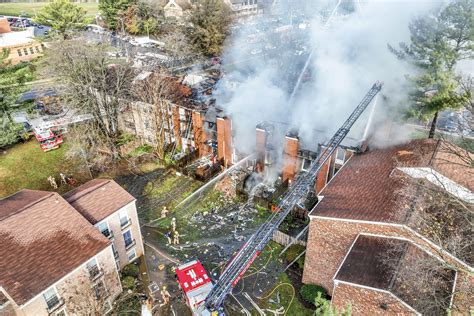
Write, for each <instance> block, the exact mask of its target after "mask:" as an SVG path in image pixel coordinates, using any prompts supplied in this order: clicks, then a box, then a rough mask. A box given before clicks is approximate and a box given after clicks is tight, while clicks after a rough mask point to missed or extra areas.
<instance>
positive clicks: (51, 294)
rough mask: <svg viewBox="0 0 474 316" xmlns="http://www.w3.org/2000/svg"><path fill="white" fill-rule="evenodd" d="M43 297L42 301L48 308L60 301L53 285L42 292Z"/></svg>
mask: <svg viewBox="0 0 474 316" xmlns="http://www.w3.org/2000/svg"><path fill="white" fill-rule="evenodd" d="M43 298H44V301H45V302H46V305H48V309H49V310H51V309H53V308H54V307H56V306H58V305H59V303H60V300H59V297H58V294H57V293H56V289H55V288H54V287H51V288H49V290H47V291H46V292H44V293H43Z"/></svg>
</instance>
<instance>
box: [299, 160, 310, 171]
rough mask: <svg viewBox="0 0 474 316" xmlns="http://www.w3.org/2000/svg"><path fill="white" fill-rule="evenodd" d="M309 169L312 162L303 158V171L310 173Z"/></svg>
mask: <svg viewBox="0 0 474 316" xmlns="http://www.w3.org/2000/svg"><path fill="white" fill-rule="evenodd" d="M309 167H311V160H309V159H305V158H303V163H302V164H301V170H302V171H308V169H309Z"/></svg>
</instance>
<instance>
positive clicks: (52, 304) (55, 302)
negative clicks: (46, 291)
mask: <svg viewBox="0 0 474 316" xmlns="http://www.w3.org/2000/svg"><path fill="white" fill-rule="evenodd" d="M46 305H48V307H47V308H46V309H47V311H48V313H49V314H52V313H54V312H55V311H57V310H58V309H60V308H61V307H62V306H64V299H62V298H59V297H58V296H56V295H55V296H53V297H51V298H50V299H49V300H47V301H46Z"/></svg>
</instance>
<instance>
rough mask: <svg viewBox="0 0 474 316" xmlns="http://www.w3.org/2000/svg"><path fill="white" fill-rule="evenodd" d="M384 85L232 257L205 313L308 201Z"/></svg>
mask: <svg viewBox="0 0 474 316" xmlns="http://www.w3.org/2000/svg"><path fill="white" fill-rule="evenodd" d="M381 89H382V83H381V82H378V81H377V82H376V83H375V84H374V85H373V86H372V88H371V89H370V90H369V92H367V94H366V95H365V96H364V98H363V99H362V101H361V102H360V103H359V105H357V107H356V109H355V110H354V112H352V114H351V115H350V116H349V118H348V119H347V120H346V121H345V122H344V124H343V125H342V126H341V127H340V128H339V129H338V130H337V132H336V133H335V134H334V136H333V137H332V138H331V139H330V140H329V142H328V143H327V145H326V147H325V148H324V149H323V150H322V151H321V152H320V154H319V155H318V157H317V158H316V159H315V160H314V161H313V162H312V164H311V166H310V168H309V170H308V172H306V173H304V174H301V175H300V176H298V177H297V178H296V180H295V181H294V182H293V184H292V186H291V187H290V188H289V190H288V191H287V192H286V193H285V194H284V195H283V197H282V198H281V202H280V203H279V205H278V211H277V212H275V213H273V215H272V216H271V217H270V218H269V219H268V220H267V221H266V222H265V223H263V224H262V225H261V226H260V227H259V228H258V229H257V231H256V232H255V233H254V234H253V235H252V236H251V237H250V238H249V240H248V241H247V242H246V243H245V244H244V245H243V246H242V248H241V249H240V250H239V251H238V252H237V254H236V255H235V256H234V257H233V258H232V260H231V261H230V262H229V264H228V265H227V266H226V268H225V269H224V272H223V273H222V274H221V276H220V277H219V279H218V280H217V282H216V283H215V285H214V287H213V288H212V290H211V291H210V292H209V295H208V296H207V297H206V299H205V302H204V304H203V305H202V307H201V310H202V312H203V314H208V313H209V312H217V311H219V310H220V308H221V306H222V304H223V302H224V299H225V297H226V296H227V295H228V294H229V293H230V292H231V291H232V288H233V287H234V286H235V285H236V284H237V283H238V282H239V280H240V278H241V277H242V276H243V274H244V273H245V272H246V271H247V269H248V268H249V267H250V265H251V264H252V263H253V261H254V260H255V258H256V257H257V256H258V255H259V254H260V252H262V250H263V249H264V248H265V246H266V245H267V244H268V242H269V241H270V239H271V238H272V235H273V232H274V231H275V230H276V229H277V228H278V226H279V225H280V224H281V223H282V222H283V220H284V219H285V217H286V216H287V215H288V214H289V213H290V212H291V210H292V209H293V208H294V207H295V206H296V205H297V204H301V203H302V202H304V200H305V199H306V198H307V197H308V196H309V195H310V194H311V192H313V191H314V184H315V181H316V177H317V175H318V172H319V171H320V169H321V167H322V166H323V165H324V163H325V162H326V161H328V159H329V158H330V157H331V155H332V154H333V153H334V151H335V150H336V149H337V147H338V146H339V145H340V144H341V142H342V140H343V139H344V138H345V137H346V136H347V134H348V133H349V131H350V129H351V127H352V126H353V125H354V123H355V122H356V121H357V119H358V118H359V117H360V116H361V114H362V113H363V112H364V110H365V109H366V108H367V106H368V105H369V104H370V102H371V101H372V100H373V98H374V97H375V96H376V95H377V93H378V92H379V91H380V90H381Z"/></svg>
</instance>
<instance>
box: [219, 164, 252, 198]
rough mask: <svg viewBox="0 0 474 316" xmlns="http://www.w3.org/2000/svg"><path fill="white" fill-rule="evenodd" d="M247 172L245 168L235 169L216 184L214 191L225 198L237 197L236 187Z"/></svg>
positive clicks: (242, 180)
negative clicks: (220, 193) (217, 191)
mask: <svg viewBox="0 0 474 316" xmlns="http://www.w3.org/2000/svg"><path fill="white" fill-rule="evenodd" d="M248 174H249V171H248V170H247V169H245V168H236V169H234V170H232V171H231V172H230V173H229V174H228V175H227V176H226V177H224V178H223V179H222V180H221V181H219V182H217V183H216V186H215V189H216V190H219V191H221V192H222V193H223V194H224V195H225V196H226V197H227V198H230V199H233V198H235V196H236V195H237V187H238V185H240V184H241V183H242V182H244V179H245V178H246V177H247V176H248Z"/></svg>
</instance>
